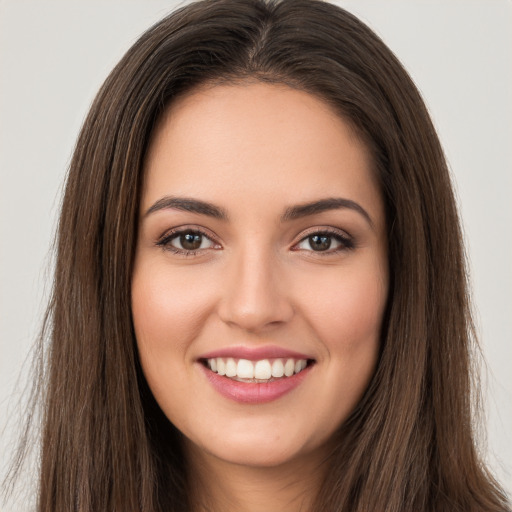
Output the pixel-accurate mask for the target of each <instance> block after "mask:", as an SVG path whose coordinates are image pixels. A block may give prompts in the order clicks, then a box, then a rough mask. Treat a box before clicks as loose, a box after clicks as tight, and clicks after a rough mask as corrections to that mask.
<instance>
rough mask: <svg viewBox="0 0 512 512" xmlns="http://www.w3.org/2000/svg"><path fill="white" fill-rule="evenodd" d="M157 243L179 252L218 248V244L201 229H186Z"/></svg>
mask: <svg viewBox="0 0 512 512" xmlns="http://www.w3.org/2000/svg"><path fill="white" fill-rule="evenodd" d="M157 245H159V246H160V247H163V248H164V249H167V250H170V251H172V252H175V253H179V254H194V253H195V252H196V251H202V250H203V249H214V248H218V245H217V244H216V243H215V242H214V241H213V240H212V239H211V238H209V237H208V236H206V235H205V234H204V233H202V232H201V231H195V230H185V231H175V232H174V233H171V234H169V235H168V236H166V237H165V238H163V239H162V240H160V241H159V242H158V243H157Z"/></svg>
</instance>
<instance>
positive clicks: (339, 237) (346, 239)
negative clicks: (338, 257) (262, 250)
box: [156, 227, 355, 257]
mask: <svg viewBox="0 0 512 512" xmlns="http://www.w3.org/2000/svg"><path fill="white" fill-rule="evenodd" d="M186 234H191V235H199V236H201V237H204V238H206V239H208V240H209V241H210V242H211V243H212V244H213V245H219V244H218V243H217V242H216V241H215V240H214V239H213V237H212V235H211V234H209V233H206V232H205V231H203V230H201V229H198V228H196V227H194V228H177V229H173V230H172V231H168V232H167V233H165V235H164V236H163V237H162V238H161V239H160V240H158V241H157V242H156V245H157V246H158V247H161V248H162V249H164V250H166V251H170V252H172V253H174V254H177V255H180V256H185V257H187V256H196V255H197V254H199V253H200V252H202V251H205V250H207V249H210V247H208V248H203V249H201V248H198V249H194V250H187V249H179V248H178V247H174V246H173V245H171V242H172V241H173V240H174V239H176V238H178V237H180V236H183V235H186ZM312 236H325V237H328V238H330V239H334V240H336V242H338V243H339V244H340V246H339V247H337V248H335V249H329V248H328V249H327V250H325V251H314V250H313V249H312V248H311V250H307V249H300V248H297V246H299V245H300V244H302V243H303V242H305V241H307V240H308V238H310V237H312ZM310 247H311V245H310ZM212 248H215V247H212ZM354 248H355V243H354V240H353V239H352V237H350V236H349V235H347V234H343V233H342V232H340V231H338V230H335V229H332V228H322V229H314V230H312V231H310V232H309V233H306V234H304V235H303V236H302V238H301V239H300V240H299V241H298V242H297V243H295V244H294V245H293V247H292V250H294V251H300V250H303V251H306V252H311V253H313V254H315V255H317V256H320V257H324V256H328V255H333V254H338V253H340V252H343V251H349V250H352V249H354Z"/></svg>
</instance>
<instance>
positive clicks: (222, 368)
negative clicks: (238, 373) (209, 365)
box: [217, 357, 226, 375]
mask: <svg viewBox="0 0 512 512" xmlns="http://www.w3.org/2000/svg"><path fill="white" fill-rule="evenodd" d="M217 373H218V374H219V375H226V364H225V363H224V360H223V359H221V358H220V357H219V358H217Z"/></svg>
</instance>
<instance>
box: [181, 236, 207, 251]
mask: <svg viewBox="0 0 512 512" xmlns="http://www.w3.org/2000/svg"><path fill="white" fill-rule="evenodd" d="M202 241H203V235H201V233H193V232H188V233H182V234H181V235H180V236H179V243H180V245H181V247H180V249H185V250H186V251H196V250H197V249H200V248H201V244H202Z"/></svg>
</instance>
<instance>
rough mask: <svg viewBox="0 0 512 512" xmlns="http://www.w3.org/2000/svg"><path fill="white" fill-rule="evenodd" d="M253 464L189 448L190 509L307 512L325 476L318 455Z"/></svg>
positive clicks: (195, 510)
mask: <svg viewBox="0 0 512 512" xmlns="http://www.w3.org/2000/svg"><path fill="white" fill-rule="evenodd" d="M314 459H315V460H314V461H313V460H311V457H307V456H306V457H302V458H300V459H296V460H293V461H289V462H286V463H283V464H279V465H277V466H265V467H261V466H258V467H254V466H247V465H241V464H235V463H231V462H228V461H225V460H221V459H218V458H217V457H215V456H213V455H210V454H206V453H204V452H199V451H198V450H196V449H191V450H190V451H189V457H188V460H189V482H190V490H189V496H190V497H191V510H192V512H220V511H222V512H268V511H269V510H279V511H280V512H299V511H300V512H310V511H311V510H312V509H313V504H314V501H315V497H316V495H317V493H318V491H319V488H320V485H321V482H322V480H323V478H324V476H325V464H321V463H319V462H318V458H317V457H315V458H314Z"/></svg>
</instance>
